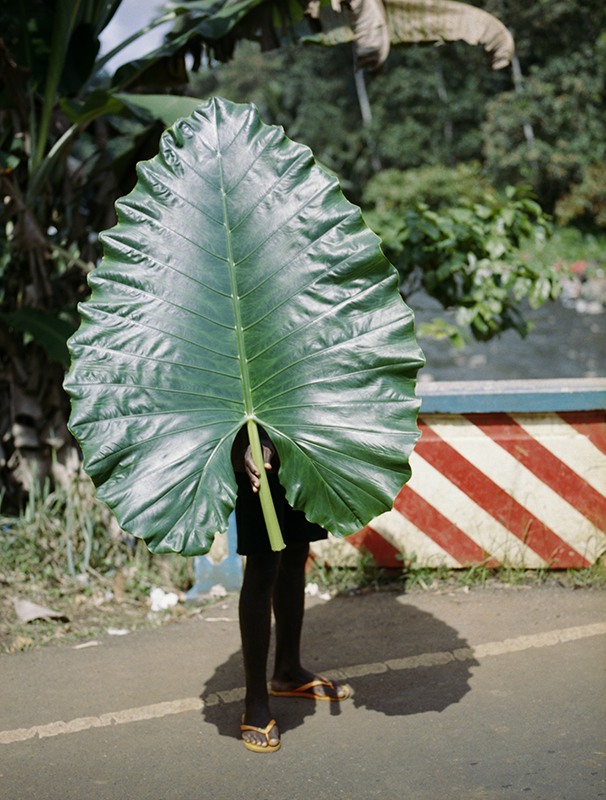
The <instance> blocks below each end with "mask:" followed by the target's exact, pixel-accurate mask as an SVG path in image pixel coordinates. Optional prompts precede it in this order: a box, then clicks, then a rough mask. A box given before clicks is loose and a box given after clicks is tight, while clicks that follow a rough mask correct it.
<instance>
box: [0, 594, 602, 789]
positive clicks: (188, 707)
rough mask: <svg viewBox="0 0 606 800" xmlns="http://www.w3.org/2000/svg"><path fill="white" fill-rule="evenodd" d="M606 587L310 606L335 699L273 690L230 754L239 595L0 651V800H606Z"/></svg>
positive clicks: (319, 656) (235, 719)
mask: <svg viewBox="0 0 606 800" xmlns="http://www.w3.org/2000/svg"><path fill="white" fill-rule="evenodd" d="M605 601H606V593H605V592H603V591H596V590H593V591H592V590H571V589H559V588H553V587H552V588H538V589H537V588H515V587H513V588H512V587H509V588H508V587H499V588H494V589H472V590H471V591H470V592H468V593H465V592H464V591H462V590H457V591H455V592H452V593H450V594H449V593H446V592H445V593H443V594H437V593H430V592H427V593H411V594H403V595H398V594H394V593H386V594H366V595H358V596H353V597H347V598H336V599H334V600H331V601H327V602H326V601H325V602H323V601H320V600H318V599H315V600H313V601H310V607H309V608H308V611H307V620H306V629H305V642H304V645H305V651H306V653H307V654H308V658H307V662H306V663H307V666H309V667H311V668H312V669H316V670H318V671H323V672H326V673H328V674H330V675H333V676H342V677H346V678H347V679H348V680H349V682H350V684H351V685H352V686H353V688H354V696H353V698H352V699H350V700H348V701H346V702H343V703H341V704H339V705H337V704H332V703H330V704H329V703H318V704H314V703H312V702H310V701H306V700H300V699H296V700H293V699H287V698H279V699H276V700H275V702H274V708H273V710H274V712H275V715H276V717H277V719H278V721H279V723H280V727H281V729H282V749H281V750H280V751H279V752H278V753H275V754H269V755H268V754H263V755H257V754H254V753H250V752H248V751H247V750H245V749H244V747H243V745H242V743H241V742H240V740H239V735H238V734H239V732H238V725H239V720H240V715H241V699H242V695H243V690H242V685H243V675H242V667H241V657H240V645H239V636H238V625H237V617H236V614H237V612H236V609H237V598H236V596H235V595H233V596H232V595H230V596H229V597H228V598H227V601H226V602H225V603H221V604H219V605H215V606H212V607H208V608H206V609H205V610H204V612H203V613H202V614H200V616H199V617H197V618H194V619H193V620H190V621H187V622H182V623H179V624H173V625H168V626H165V627H161V628H158V629H156V630H150V631H141V632H138V633H131V634H129V635H127V636H123V637H116V636H109V635H108V636H104V637H102V638H101V639H99V640H97V642H96V643H86V644H89V646H87V647H78V648H74V647H65V646H64V647H60V648H58V647H56V648H45V649H40V650H34V651H31V652H25V653H18V654H14V655H2V656H0V679H1V690H0V691H1V697H0V798H2V800H88V799H89V798H90V800H97V798H98V799H99V800H139V799H140V800H144V799H145V800H181V799H183V800H196V798H209V800H210V798H213V800H239V798H242V800H244V799H245V798H246V800H248V798H251V800H252V799H253V798H254V800H328V799H329V798H330V799H331V800H332V799H333V798H350V799H351V800H354V799H355V800H358V799H359V800H368V799H370V798H382V800H493V799H497V798H498V799H499V800H500V799H501V798H503V799H506V798H507V799H508V798H516V797H525V798H531V799H532V800H538V799H539V798H540V799H541V800H596V799H597V798H602V797H606V767H605V758H604V750H605V749H606V748H605V745H606V675H605V671H606V614H605V611H606V602H605Z"/></svg>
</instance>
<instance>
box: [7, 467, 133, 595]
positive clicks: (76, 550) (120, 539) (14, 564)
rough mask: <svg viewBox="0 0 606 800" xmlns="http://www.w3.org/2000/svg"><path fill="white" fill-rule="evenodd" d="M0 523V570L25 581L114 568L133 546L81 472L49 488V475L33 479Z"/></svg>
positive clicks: (57, 579) (59, 578) (60, 578)
mask: <svg viewBox="0 0 606 800" xmlns="http://www.w3.org/2000/svg"><path fill="white" fill-rule="evenodd" d="M0 529H1V531H2V533H1V535H0V571H2V572H4V573H7V572H11V573H18V574H19V575H20V576H21V579H22V580H24V581H27V580H41V579H48V580H54V581H56V582H57V583H60V582H61V580H62V579H63V578H75V577H76V576H78V575H82V574H85V575H86V574H89V573H90V572H91V571H96V572H106V571H107V570H109V569H117V568H120V567H121V566H122V565H123V564H124V563H125V562H126V560H127V558H129V557H130V556H129V552H128V551H129V549H132V542H131V543H130V544H127V543H126V542H127V539H126V537H125V536H124V535H123V534H122V533H121V532H120V531H119V529H117V527H116V525H115V521H114V520H113V518H112V515H111V513H110V512H109V510H108V509H107V508H106V507H105V506H102V505H101V504H99V503H97V502H96V501H95V499H94V493H93V486H92V483H91V482H90V480H89V479H88V478H87V477H86V476H85V475H81V474H80V475H74V476H72V477H71V478H70V480H69V483H68V484H67V485H66V486H57V487H56V488H55V489H53V490H51V489H50V487H49V484H48V481H45V482H43V483H38V482H36V483H35V484H34V486H33V488H32V491H31V492H30V493H29V496H28V498H27V502H26V504H25V507H24V509H23V511H22V513H21V514H20V515H19V516H16V517H15V516H8V515H0ZM111 531H113V534H111V533H110V535H108V533H109V532H111Z"/></svg>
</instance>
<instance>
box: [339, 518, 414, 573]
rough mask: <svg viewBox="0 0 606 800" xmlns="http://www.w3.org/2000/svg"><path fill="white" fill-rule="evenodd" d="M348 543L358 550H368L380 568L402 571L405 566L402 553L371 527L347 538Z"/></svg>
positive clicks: (368, 526)
mask: <svg viewBox="0 0 606 800" xmlns="http://www.w3.org/2000/svg"><path fill="white" fill-rule="evenodd" d="M347 541H348V542H349V544H353V546H354V547H357V548H358V550H367V551H368V552H369V553H370V554H371V556H372V557H373V558H374V560H375V562H376V564H377V565H378V566H380V567H387V568H388V569H392V568H396V567H397V568H398V569H402V568H403V566H404V560H403V558H402V553H401V552H400V551H399V550H398V549H397V547H394V546H393V545H392V544H391V542H388V541H387V539H384V538H383V537H382V536H381V534H379V533H377V532H376V531H375V530H373V529H372V528H371V527H370V525H367V526H366V527H365V528H362V530H360V531H357V533H352V534H351V536H348V537H347Z"/></svg>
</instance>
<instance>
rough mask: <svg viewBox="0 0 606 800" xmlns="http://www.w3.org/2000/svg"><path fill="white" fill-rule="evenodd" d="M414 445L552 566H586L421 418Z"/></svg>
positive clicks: (571, 550) (584, 561)
mask: <svg viewBox="0 0 606 800" xmlns="http://www.w3.org/2000/svg"><path fill="white" fill-rule="evenodd" d="M419 427H420V428H421V430H422V436H421V439H420V441H419V442H418V443H417V445H416V450H417V452H418V453H419V455H420V456H421V457H422V458H424V459H425V460H426V461H428V462H429V463H430V464H431V465H432V466H433V467H435V469H437V470H438V471H439V472H441V473H442V475H444V476H445V477H446V478H448V480H450V481H451V483H453V484H454V485H455V486H457V487H458V488H459V489H460V490H461V491H462V492H464V493H465V494H466V495H467V496H468V497H469V498H471V500H473V502H474V503H477V505H479V506H480V507H481V508H483V509H484V510H485V511H486V512H487V513H488V514H490V515H491V516H492V517H494V519H496V520H498V521H499V522H500V523H501V524H502V525H504V526H505V527H506V528H507V529H508V530H509V531H511V533H513V534H514V536H517V537H518V538H519V539H520V540H521V541H523V542H524V544H525V545H527V546H528V547H529V548H531V549H532V550H534V551H535V553H537V555H538V556H539V557H540V558H542V559H543V561H545V562H547V564H548V566H550V567H552V568H560V569H561V568H570V567H577V568H578V567H588V566H590V563H589V561H587V560H586V559H585V558H583V556H582V555H581V554H580V553H578V552H577V551H576V550H574V548H572V547H571V546H570V545H569V544H568V543H567V542H565V541H564V540H562V539H560V537H559V536H558V535H557V534H556V533H554V531H552V530H551V529H550V528H548V527H547V526H546V525H545V524H544V523H543V522H541V520H540V519H538V518H537V517H535V516H534V514H532V513H531V512H530V511H529V510H528V509H527V508H524V506H522V505H521V504H520V503H518V501H517V500H515V499H514V498H513V497H512V496H511V495H510V494H508V493H507V492H506V491H505V490H504V489H502V488H501V487H500V486H498V485H497V484H496V483H494V481H492V480H491V479H490V478H488V477H487V476H486V475H485V474H484V473H483V472H481V471H480V470H479V469H478V468H477V467H475V466H474V465H473V464H472V463H471V462H470V461H468V460H467V459H466V458H465V457H464V456H462V455H461V454H460V453H458V452H457V450H455V448H454V447H452V446H451V445H449V444H448V443H447V442H445V441H444V440H443V439H442V438H441V437H440V436H439V435H438V434H437V433H436V432H435V431H434V430H432V428H431V427H430V426H429V425H427V424H426V423H425V422H424V421H422V420H420V421H419Z"/></svg>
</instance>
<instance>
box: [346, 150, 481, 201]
mask: <svg viewBox="0 0 606 800" xmlns="http://www.w3.org/2000/svg"><path fill="white" fill-rule="evenodd" d="M489 193H494V192H493V190H492V188H491V186H490V185H489V183H488V182H487V181H486V179H485V178H484V177H483V175H482V172H481V167H480V164H479V163H478V162H476V161H470V162H466V163H463V164H458V165H457V166H456V167H455V168H454V169H452V168H450V167H445V166H443V165H441V164H437V165H435V166H430V167H419V168H418V169H408V170H399V169H395V168H392V169H384V170H382V171H381V172H379V173H377V175H375V176H374V177H373V178H371V179H370V181H369V182H368V184H367V185H366V187H365V189H364V195H363V198H362V203H363V205H364V207H366V208H368V207H376V208H377V209H380V210H381V211H394V212H399V211H401V210H402V209H404V208H414V206H415V205H417V204H418V203H424V204H425V205H427V206H429V207H430V208H431V209H432V210H434V211H437V210H438V209H440V208H444V207H447V208H448V207H453V206H457V205H461V204H463V203H469V202H479V201H481V200H484V198H485V197H486V195H487V194H489Z"/></svg>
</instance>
